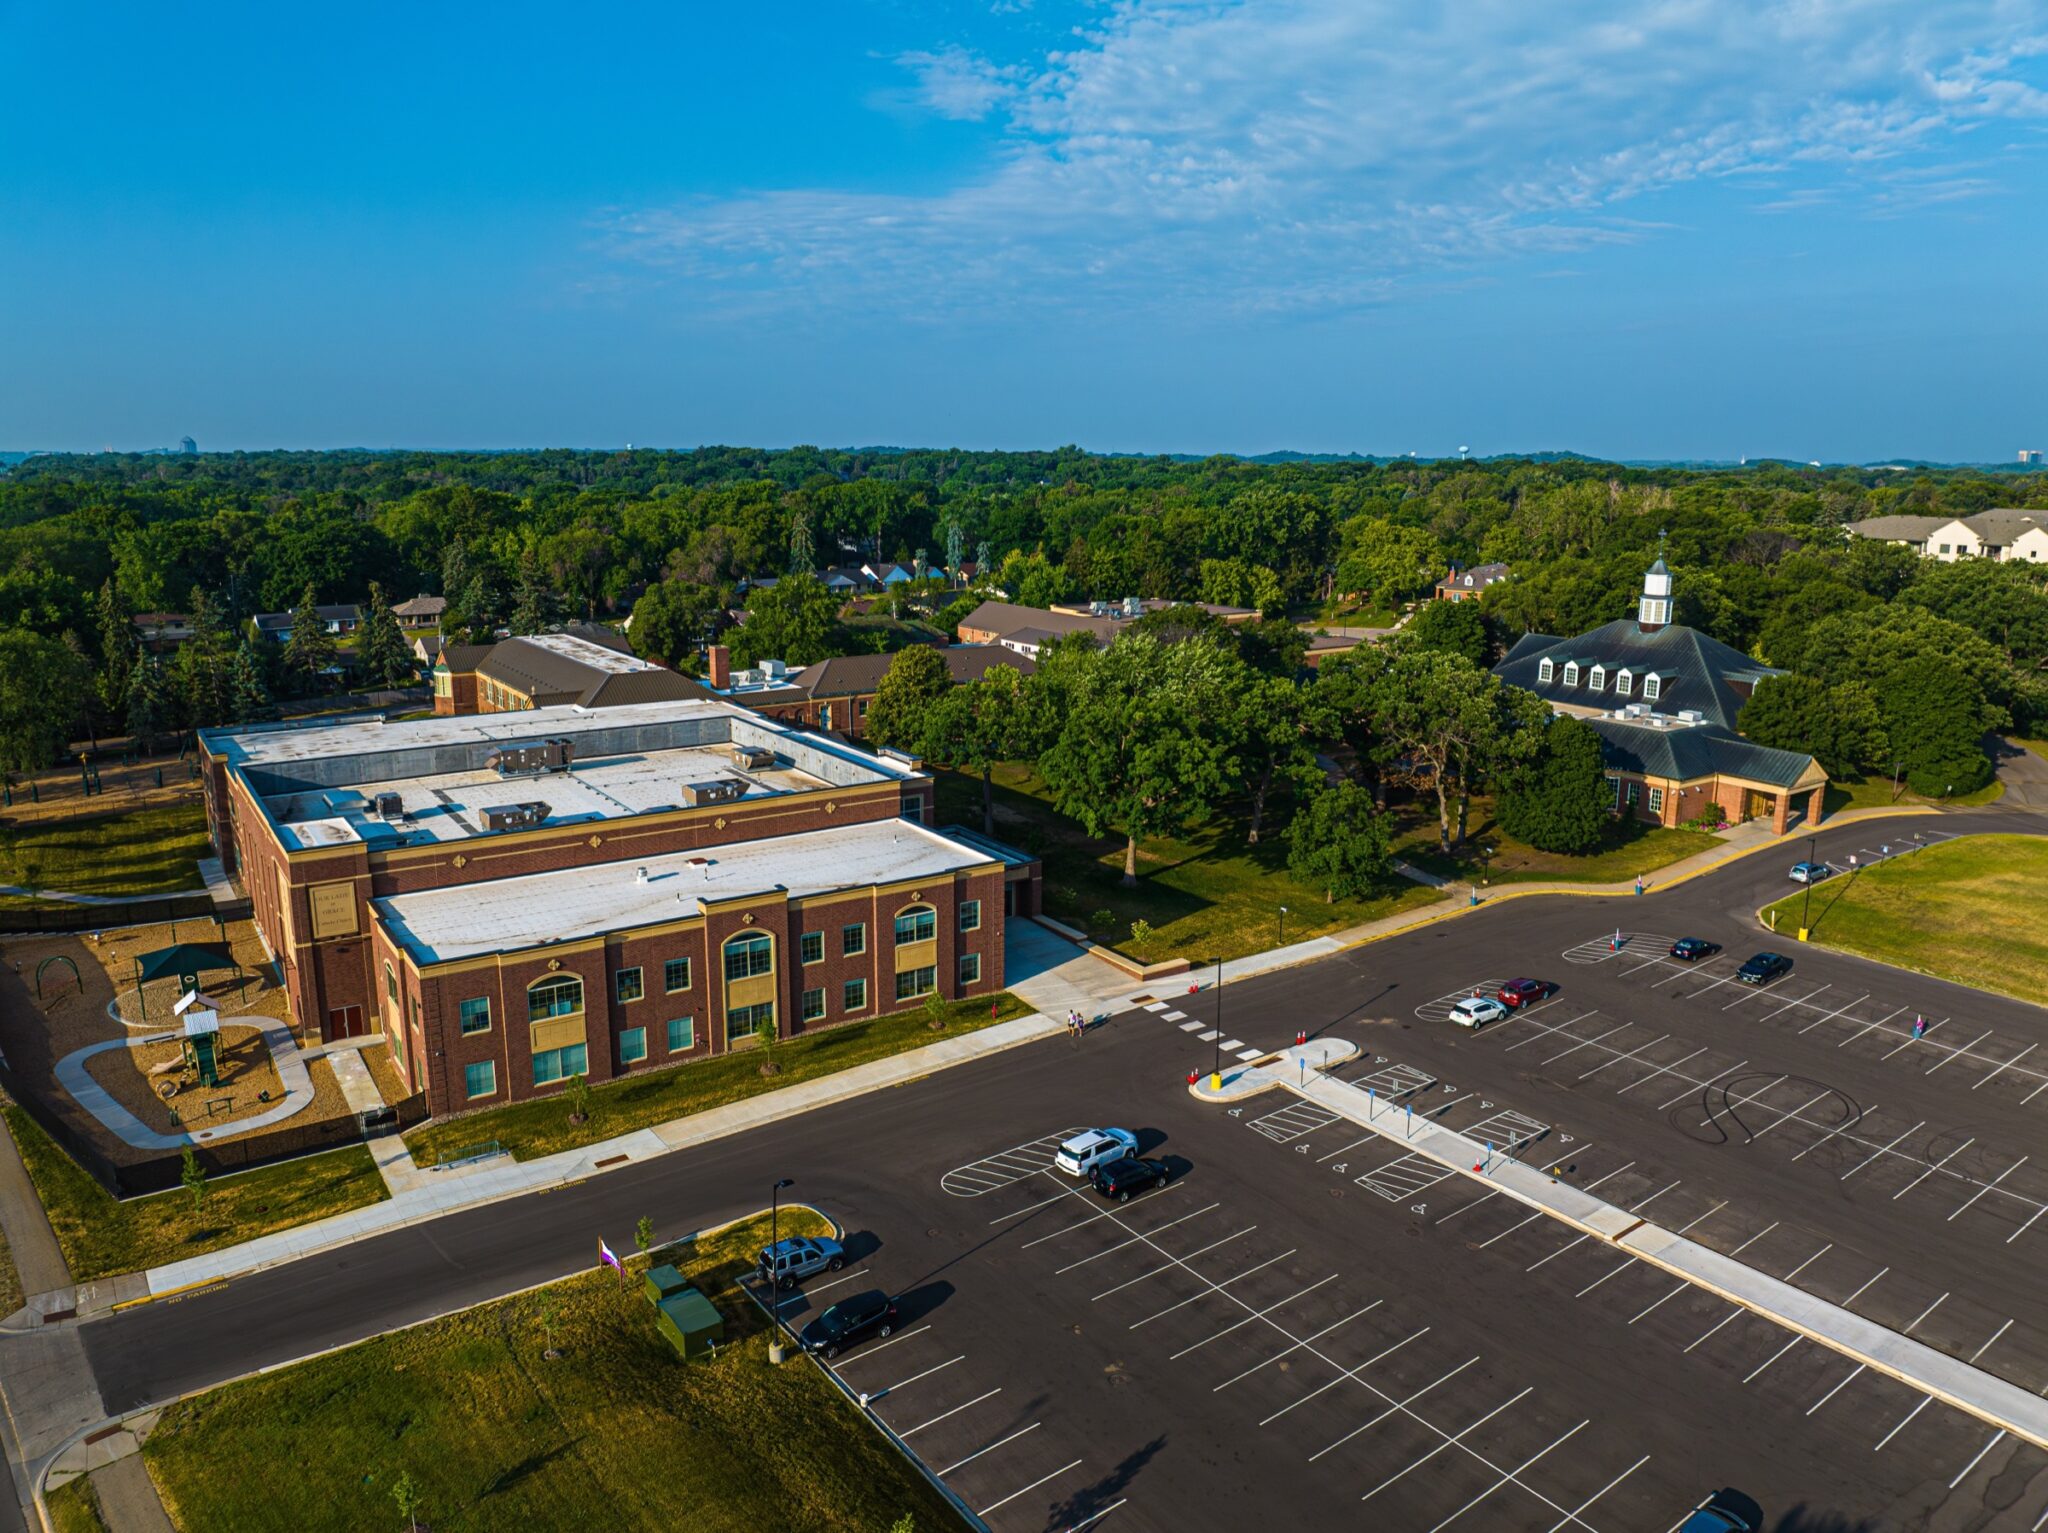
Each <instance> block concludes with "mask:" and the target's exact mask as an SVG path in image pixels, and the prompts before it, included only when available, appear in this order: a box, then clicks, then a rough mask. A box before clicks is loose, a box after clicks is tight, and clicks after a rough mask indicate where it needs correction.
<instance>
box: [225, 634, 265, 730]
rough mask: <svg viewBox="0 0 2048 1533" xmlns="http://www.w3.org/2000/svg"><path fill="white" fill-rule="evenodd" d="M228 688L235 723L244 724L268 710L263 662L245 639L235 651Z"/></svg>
mask: <svg viewBox="0 0 2048 1533" xmlns="http://www.w3.org/2000/svg"><path fill="white" fill-rule="evenodd" d="M228 686H229V697H230V703H231V706H232V708H233V710H234V716H235V722H236V723H238V724H246V723H248V722H249V720H251V719H255V718H261V717H262V716H263V714H264V713H265V712H267V711H268V710H269V708H270V688H269V687H268V686H266V685H265V684H264V681H263V662H262V661H261V660H259V659H258V658H257V656H256V650H255V647H254V646H253V645H251V644H250V642H249V641H248V640H247V639H244V640H243V641H242V642H241V645H240V646H239V647H238V648H237V649H236V650H235V663H234V666H233V668H232V669H231V670H230V672H229V683H228Z"/></svg>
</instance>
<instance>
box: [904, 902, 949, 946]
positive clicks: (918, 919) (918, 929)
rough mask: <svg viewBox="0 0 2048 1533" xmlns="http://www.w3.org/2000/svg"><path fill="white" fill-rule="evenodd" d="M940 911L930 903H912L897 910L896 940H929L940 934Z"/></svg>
mask: <svg viewBox="0 0 2048 1533" xmlns="http://www.w3.org/2000/svg"><path fill="white" fill-rule="evenodd" d="M938 931H939V916H938V912H937V911H935V910H933V909H932V907H931V906H929V905H911V906H909V907H907V908H906V909H903V910H899V911H897V912H896V942H897V945H898V946H899V947H900V946H901V945H902V944H904V943H906V942H929V941H931V940H932V939H933V938H934V937H936V936H937V935H938Z"/></svg>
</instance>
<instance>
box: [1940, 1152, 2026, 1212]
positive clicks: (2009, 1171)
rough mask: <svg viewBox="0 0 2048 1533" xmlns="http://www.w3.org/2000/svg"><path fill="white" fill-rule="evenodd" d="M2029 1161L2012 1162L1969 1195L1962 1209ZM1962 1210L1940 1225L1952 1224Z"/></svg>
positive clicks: (2021, 1158) (2022, 1157)
mask: <svg viewBox="0 0 2048 1533" xmlns="http://www.w3.org/2000/svg"><path fill="white" fill-rule="evenodd" d="M2030 1159H2032V1157H2031V1156H2027V1155H2022V1156H2021V1157H2020V1158H2019V1159H2018V1160H2016V1161H2014V1162H2013V1163H2012V1164H2011V1165H2009V1166H2007V1167H2006V1168H2005V1169H2004V1170H2003V1171H2001V1172H1999V1173H1998V1175H1996V1176H1994V1177H1993V1178H1992V1179H1991V1180H1990V1181H1988V1182H1986V1183H1985V1184H1984V1185H1983V1186H1982V1187H1979V1188H1978V1189H1977V1190H1976V1191H1975V1192H1973V1193H1971V1194H1970V1197H1969V1201H1968V1202H1966V1203H1964V1204H1963V1208H1968V1207H1969V1206H1970V1204H1971V1203H1974V1202H1976V1201H1977V1200H1978V1199H1979V1198H1981V1197H1983V1196H1984V1194H1985V1193H1987V1192H1989V1191H1990V1190H1991V1189H1992V1188H1994V1187H1996V1186H1997V1185H1998V1184H1999V1183H2000V1182H2002V1181H2004V1180H2005V1179H2006V1178H2007V1177H2009V1176H2011V1175H2012V1174H2013V1172H2015V1171H2017V1170H2019V1168H2020V1167H2021V1166H2024V1165H2025V1164H2026V1163H2027V1162H2028V1161H2029V1160H2030ZM1963 1208H1959V1209H1957V1210H1956V1213H1955V1214H1950V1215H1949V1216H1948V1218H1947V1219H1944V1220H1943V1221H1942V1223H1944V1224H1947V1223H1950V1222H1952V1221H1953V1220H1954V1219H1955V1217H1956V1214H1960V1213H1961V1212H1962V1211H1963Z"/></svg>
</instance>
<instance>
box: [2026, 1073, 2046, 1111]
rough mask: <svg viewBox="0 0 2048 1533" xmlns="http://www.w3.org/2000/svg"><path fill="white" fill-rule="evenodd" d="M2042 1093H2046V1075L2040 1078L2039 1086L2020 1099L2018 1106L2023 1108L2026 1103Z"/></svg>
mask: <svg viewBox="0 0 2048 1533" xmlns="http://www.w3.org/2000/svg"><path fill="white" fill-rule="evenodd" d="M2029 1073H2031V1072H2029ZM2044 1091H2048V1075H2044V1076H2042V1077H2041V1084H2040V1085H2038V1086H2036V1087H2035V1088H2034V1089H2033V1090H2032V1091H2029V1092H2028V1093H2027V1094H2026V1095H2025V1096H2023V1097H2021V1098H2020V1106H2022V1107H2025V1106H2026V1105H2027V1103H2029V1102H2031V1101H2033V1100H2034V1098H2035V1097H2037V1096H2039V1095H2040V1094H2041V1093H2042V1092H2044Z"/></svg>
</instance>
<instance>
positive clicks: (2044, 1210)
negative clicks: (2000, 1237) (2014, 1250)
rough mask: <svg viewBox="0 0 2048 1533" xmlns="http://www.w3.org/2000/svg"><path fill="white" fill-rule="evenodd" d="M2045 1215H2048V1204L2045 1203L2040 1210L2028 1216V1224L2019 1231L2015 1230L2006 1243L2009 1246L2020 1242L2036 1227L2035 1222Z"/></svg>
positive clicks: (2006, 1239)
mask: <svg viewBox="0 0 2048 1533" xmlns="http://www.w3.org/2000/svg"><path fill="white" fill-rule="evenodd" d="M2043 1214H2048V1203H2043V1204H2042V1205H2041V1206H2040V1207H2039V1208H2037V1209H2035V1210H2034V1211H2033V1213H2031V1214H2029V1215H2028V1216H2027V1222H2026V1223H2025V1224H2023V1225H2021V1226H2020V1227H2019V1228H2018V1229H2016V1230H2014V1231H2013V1232H2012V1233H2011V1234H2010V1235H2008V1236H2006V1237H2005V1243H2006V1244H2007V1245H2011V1244H2012V1243H2013V1242H2014V1241H2015V1240H2018V1239H2019V1238H2020V1236H2022V1235H2024V1234H2026V1232H2027V1231H2028V1230H2030V1229H2032V1228H2033V1227H2034V1221H2035V1220H2036V1219H2038V1218H2040V1217H2041V1215H2043Z"/></svg>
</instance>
